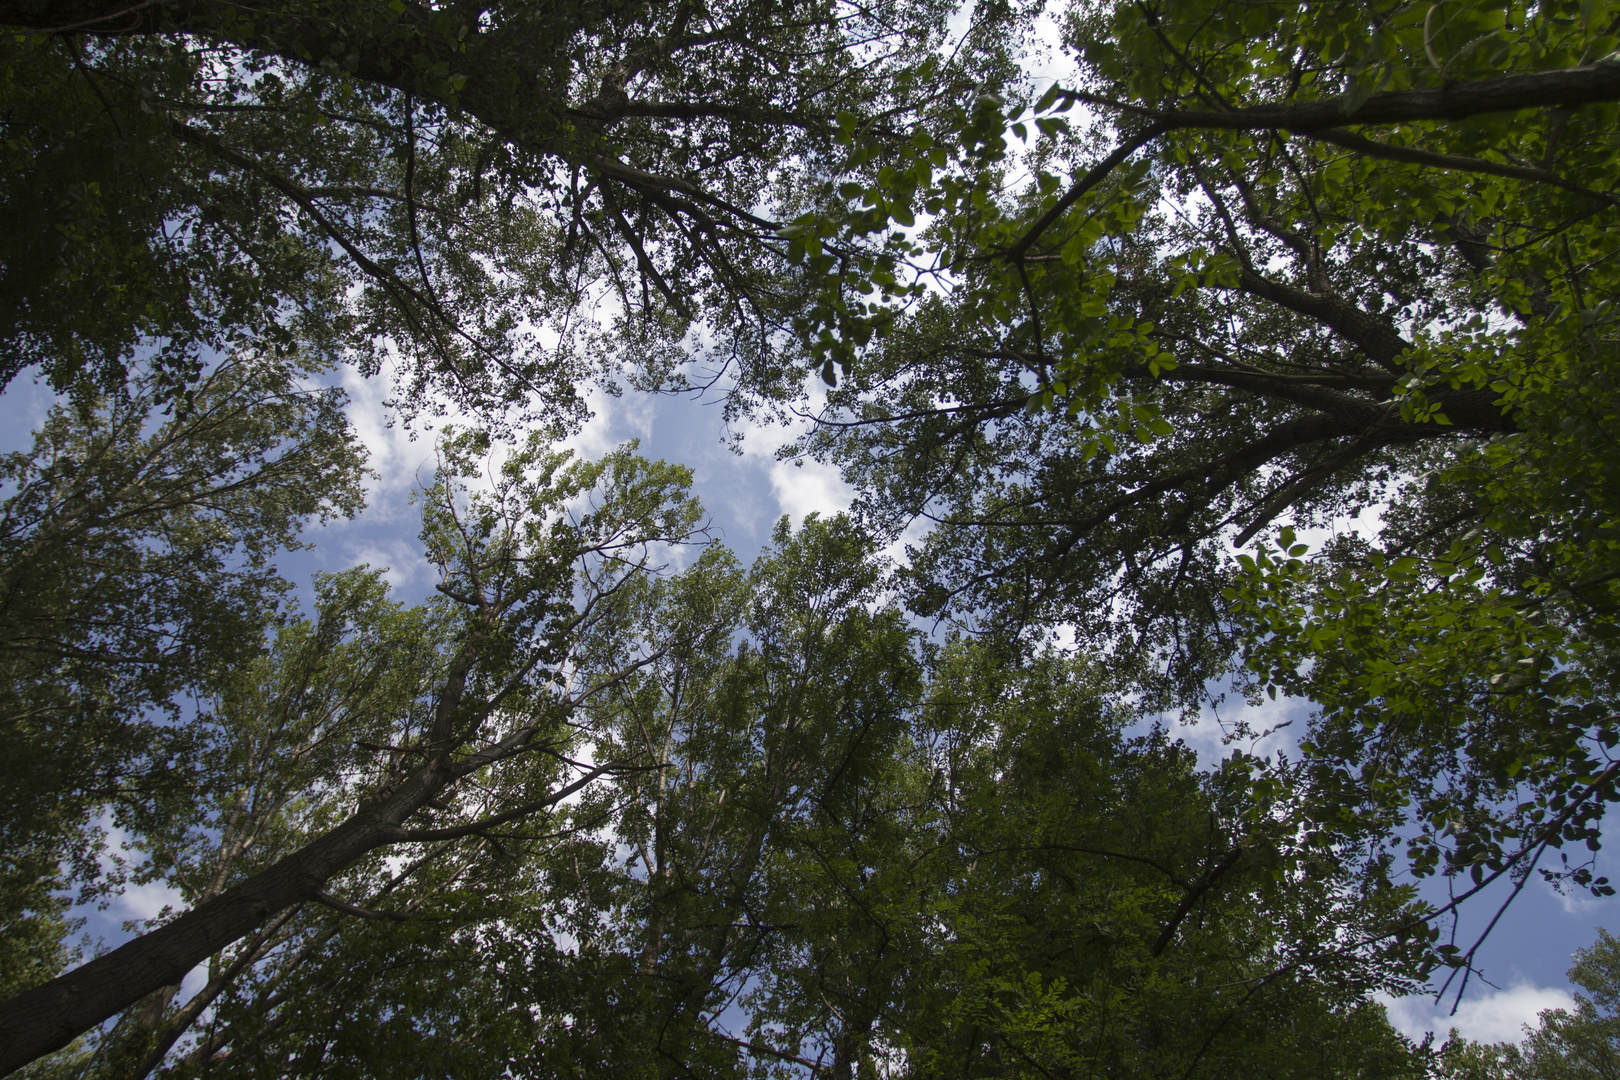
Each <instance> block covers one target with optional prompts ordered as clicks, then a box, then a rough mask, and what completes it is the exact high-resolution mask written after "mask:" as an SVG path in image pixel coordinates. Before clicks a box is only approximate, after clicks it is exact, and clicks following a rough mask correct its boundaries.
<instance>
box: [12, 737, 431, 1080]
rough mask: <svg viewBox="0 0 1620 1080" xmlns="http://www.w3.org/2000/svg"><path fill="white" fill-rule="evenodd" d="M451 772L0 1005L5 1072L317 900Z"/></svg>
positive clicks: (413, 781) (392, 837) (397, 833)
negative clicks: (271, 921) (329, 883)
mask: <svg viewBox="0 0 1620 1080" xmlns="http://www.w3.org/2000/svg"><path fill="white" fill-rule="evenodd" d="M452 779H454V774H453V773H452V771H451V769H450V766H449V765H448V763H442V762H441V763H435V764H433V765H429V766H426V767H424V768H422V769H420V770H418V771H417V772H416V773H415V774H414V775H412V776H411V777H410V778H409V779H407V780H406V781H405V782H404V783H403V784H401V785H400V787H399V788H398V789H397V790H395V791H394V792H392V793H390V794H389V795H388V796H387V797H386V798H384V799H382V800H381V801H379V802H377V803H375V804H373V805H371V806H367V807H364V808H363V809H361V810H360V811H358V812H357V813H355V814H354V815H353V816H352V817H350V818H349V819H348V820H347V821H345V822H344V823H343V824H342V825H339V826H338V827H337V828H335V829H333V830H332V831H331V832H329V833H327V834H326V835H324V836H322V837H320V838H319V839H317V840H315V841H313V842H311V843H309V844H306V845H305V846H304V847H302V848H300V849H299V850H298V851H295V852H293V853H292V854H291V855H288V856H287V857H286V858H284V859H282V860H281V861H280V862H278V863H276V864H275V865H274V866H271V867H270V868H269V869H267V870H265V871H263V872H262V873H259V874H256V875H255V876H253V877H252V878H249V879H248V880H247V881H244V882H243V883H242V884H240V885H238V886H236V887H235V888H233V889H230V890H227V891H226V892H223V893H221V894H220V895H219V896H217V897H215V898H214V899H212V900H209V901H206V902H204V903H202V904H199V905H198V906H197V907H195V908H193V909H192V910H190V911H188V912H186V913H185V914H184V915H182V916H180V917H179V918H178V919H175V920H174V921H173V922H171V923H169V924H167V925H165V926H161V927H159V928H158V929H156V930H153V931H151V932H150V933H147V934H143V935H142V936H140V937H138V938H136V939H135V940H134V941H131V942H129V943H127V944H125V945H122V946H120V947H119V948H117V949H114V950H113V951H112V952H110V953H108V954H107V955H106V956H103V957H100V958H99V959H96V960H92V961H90V962H89V963H87V964H82V965H80V966H79V967H77V968H74V969H73V970H72V971H70V972H68V973H67V974H65V975H61V976H58V977H57V978H55V979H52V980H51V981H50V982H48V983H45V984H44V985H43V986H37V987H35V988H34V989H32V990H28V991H25V992H23V993H21V994H18V995H17V996H16V997H14V998H12V999H11V1000H10V1001H7V1002H4V1003H0V1075H5V1074H7V1073H10V1072H12V1071H13V1070H15V1069H19V1068H21V1067H22V1066H24V1065H26V1064H28V1063H29V1062H30V1061H33V1060H34V1059H35V1058H38V1057H41V1056H43V1055H45V1054H48V1053H50V1052H51V1051H53V1050H59V1049H61V1048H62V1047H64V1046H66V1045H67V1044H68V1043H70V1042H72V1041H73V1040H74V1039H75V1038H77V1037H78V1036H79V1035H81V1034H83V1033H84V1032H86V1031H89V1030H90V1029H91V1028H93V1027H96V1026H97V1025H99V1024H101V1023H103V1022H105V1021H106V1020H107V1019H108V1018H110V1017H113V1016H116V1015H117V1014H118V1013H120V1012H122V1011H123V1010H124V1009H127V1008H129V1007H130V1006H131V1005H133V1004H135V1003H136V1002H138V1001H140V1000H141V999H142V998H144V997H146V996H147V995H148V994H151V993H153V992H155V991H158V990H161V989H162V988H164V987H166V986H173V985H176V984H178V983H180V982H181V981H182V980H183V979H184V978H185V976H186V973H187V972H188V971H190V970H191V969H192V968H194V967H196V966H197V965H198V964H200V963H202V962H203V961H205V960H207V959H208V958H209V957H210V956H212V955H214V954H215V953H217V952H219V951H220V950H221V949H224V948H225V947H226V946H228V945H230V944H231V943H232V942H234V941H236V940H238V939H239V938H241V937H243V936H244V935H246V934H249V933H251V932H252V931H253V930H254V929H255V928H256V927H258V926H259V925H260V924H261V923H263V922H264V921H265V920H266V919H269V918H271V917H272V916H274V915H275V914H276V913H278V912H280V911H283V910H285V909H286V908H288V907H290V906H292V905H293V904H296V903H300V902H303V901H308V900H312V899H313V898H314V896H315V894H316V893H318V892H320V891H321V889H322V887H323V886H325V884H326V882H327V880H328V879H330V878H331V877H332V875H334V874H336V873H338V872H340V871H341V870H343V869H344V868H345V867H347V866H350V865H352V864H353V863H355V862H356V861H357V860H359V859H360V858H361V857H363V856H364V855H366V854H367V853H368V852H371V851H373V850H375V849H376V848H379V847H382V846H384V845H386V844H390V843H393V842H396V841H397V840H399V839H400V838H401V837H402V836H403V835H404V830H403V829H402V828H401V827H400V826H401V823H402V822H403V821H405V819H406V818H408V817H410V816H411V815H412V814H414V813H415V812H416V811H417V810H419V809H421V808H422V806H424V805H425V804H426V803H427V801H428V800H429V799H431V798H433V797H434V796H436V795H437V794H438V793H439V792H440V791H442V790H444V788H445V787H447V786H448V785H449V783H450V782H451V780H452Z"/></svg>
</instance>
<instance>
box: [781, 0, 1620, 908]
mask: <svg viewBox="0 0 1620 1080" xmlns="http://www.w3.org/2000/svg"><path fill="white" fill-rule="evenodd" d="M1063 25H1064V35H1065V37H1064V43H1065V46H1066V47H1067V48H1068V49H1069V50H1071V51H1072V52H1073V54H1074V55H1075V56H1076V57H1077V60H1078V65H1077V70H1076V71H1075V75H1074V79H1073V81H1060V82H1058V83H1057V84H1055V85H1053V86H1051V87H1049V88H1047V89H1046V90H1045V92H1044V93H1043V94H1042V95H1041V96H1040V98H1039V100H1033V101H1031V99H1030V98H1025V99H1024V100H1023V101H1022V102H1014V103H1012V104H1011V105H1008V106H1006V107H1003V106H1002V103H1001V102H1000V100H999V99H997V98H994V97H991V96H987V97H985V98H982V99H981V100H980V102H979V104H978V106H977V107H976V111H974V112H972V113H968V112H960V113H959V114H958V115H957V124H956V137H955V138H954V139H953V140H952V141H950V142H948V143H944V144H941V143H939V142H937V141H934V142H924V141H921V140H919V142H918V143H917V145H916V147H915V149H914V150H913V151H912V152H911V153H910V157H909V163H908V162H906V161H901V162H899V163H891V164H890V165H888V166H887V167H886V168H885V169H884V170H881V171H879V172H878V173H877V175H876V176H875V177H874V178H872V179H871V180H870V181H869V182H867V183H866V184H865V185H864V186H860V185H855V186H848V185H846V187H845V188H844V189H839V188H837V187H835V186H830V185H829V186H828V187H826V188H824V189H823V192H822V195H823V199H824V202H823V204H822V207H821V208H820V210H819V213H814V214H807V215H806V216H805V217H804V218H802V219H801V221H800V224H799V228H800V229H801V230H802V231H803V235H804V236H806V237H808V236H810V235H812V234H813V235H815V236H816V237H817V238H818V243H819V244H820V246H821V248H822V249H823V251H824V253H823V254H822V255H821V260H822V262H823V263H827V260H828V258H829V257H828V255H827V254H825V252H827V251H837V252H838V253H839V259H840V260H841V261H840V262H839V263H838V267H839V269H840V272H839V273H837V274H831V273H829V272H828V271H830V269H831V265H832V264H831V263H828V264H827V266H820V265H818V264H817V263H816V262H815V255H814V253H813V252H812V251H811V247H812V246H814V245H811V244H809V243H808V242H806V243H804V244H803V245H802V251H803V257H804V259H805V261H806V265H807V266H808V267H809V268H810V269H811V270H812V272H818V271H819V272H823V276H822V278H821V279H818V280H824V286H823V297H824V299H823V300H822V301H821V302H820V304H819V306H818V307H816V308H815V309H814V310H813V311H812V312H811V313H810V315H809V316H808V317H807V322H806V324H805V326H804V327H803V329H804V333H803V335H802V338H803V342H804V350H805V354H806V357H807V359H808V362H809V363H810V364H811V366H812V367H821V368H823V370H824V373H825V374H827V375H831V374H832V373H833V372H832V366H833V365H838V364H841V365H843V368H844V376H845V377H844V378H843V380H842V382H841V384H840V385H838V386H837V387H835V388H834V389H832V390H831V391H830V392H829V394H828V399H827V401H828V405H827V408H826V410H825V412H824V413H823V414H822V418H821V423H820V424H819V426H818V427H817V428H816V430H814V431H813V432H812V433H811V434H810V435H809V436H808V437H807V438H806V439H805V440H803V441H802V442H801V443H799V444H797V445H796V446H794V447H791V448H789V449H788V451H787V452H788V453H790V454H791V453H806V454H814V455H818V456H820V457H822V458H823V459H824V460H828V461H832V462H835V463H837V464H839V465H840V466H841V467H842V468H843V469H844V471H845V474H846V476H847V477H848V478H849V479H851V480H852V481H853V482H854V483H855V485H856V487H857V490H858V491H859V492H860V495H859V497H858V502H857V506H858V509H859V510H860V512H861V513H862V515H863V517H864V519H865V520H867V521H868V522H869V523H871V524H872V525H873V526H874V527H877V528H880V529H882V530H885V531H887V532H890V533H891V534H893V533H898V532H899V531H901V530H903V529H905V528H907V527H910V526H911V525H912V524H913V523H915V522H918V521H919V520H921V521H924V522H927V523H929V524H931V525H932V528H931V529H930V530H929V531H928V533H927V534H926V536H925V538H924V539H923V540H922V541H921V542H920V543H918V544H917V545H916V547H915V549H914V550H913V551H912V552H911V566H912V575H911V588H910V597H909V602H910V604H911V606H912V607H913V609H914V610H916V611H917V612H919V613H922V614H926V615H936V614H937V615H944V616H947V617H954V618H957V619H959V620H962V621H965V622H968V623H970V624H972V625H975V626H976V627H978V628H981V629H986V630H993V631H996V632H1000V633H1006V634H1012V635H1014V636H1021V637H1023V638H1025V639H1026V640H1039V639H1041V638H1042V637H1043V636H1044V635H1046V634H1049V633H1050V632H1051V628H1052V627H1053V626H1055V625H1061V626H1064V627H1066V628H1072V629H1073V631H1074V633H1075V635H1076V639H1077V644H1078V645H1079V646H1080V647H1081V648H1085V649H1095V650H1103V651H1106V652H1108V653H1109V654H1110V655H1112V656H1114V657H1116V658H1118V660H1119V662H1120V663H1121V664H1122V665H1124V666H1126V667H1129V668H1131V669H1132V670H1133V671H1134V672H1135V673H1136V675H1137V676H1138V683H1137V685H1138V690H1139V692H1140V697H1139V698H1138V700H1139V702H1140V703H1141V705H1142V707H1143V708H1144V709H1145V710H1147V711H1150V712H1152V711H1157V710H1164V709H1175V708H1180V709H1182V710H1192V709H1196V708H1197V707H1198V705H1199V703H1200V702H1201V701H1204V700H1206V699H1207V697H1208V696H1209V695H1210V694H1211V687H1212V686H1214V687H1220V686H1223V685H1228V682H1227V680H1229V679H1230V678H1232V677H1234V671H1235V677H1236V678H1237V679H1238V680H1239V681H1240V682H1241V681H1243V680H1245V679H1247V680H1250V681H1249V683H1248V686H1249V689H1250V691H1251V693H1252V692H1253V691H1255V690H1257V689H1260V688H1266V689H1269V690H1270V691H1271V692H1272V693H1273V694H1275V693H1276V692H1278V691H1285V692H1288V693H1293V694H1300V695H1303V696H1307V697H1309V698H1310V699H1311V701H1313V702H1314V704H1315V705H1316V706H1317V708H1318V712H1317V718H1316V719H1315V720H1314V721H1313V726H1312V728H1311V730H1310V732H1309V735H1308V737H1307V738H1306V739H1305V740H1304V743H1303V744H1302V750H1303V752H1304V753H1305V755H1306V758H1307V759H1308V762H1309V767H1310V768H1312V769H1314V770H1315V779H1314V780H1313V782H1312V783H1313V792H1314V794H1313V796H1312V801H1311V807H1310V811H1309V816H1308V820H1310V821H1312V822H1316V823H1318V824H1319V825H1320V826H1321V827H1322V828H1324V829H1329V830H1332V829H1338V828H1340V827H1344V828H1346V829H1348V830H1349V832H1350V833H1354V834H1356V835H1359V836H1362V837H1364V838H1365V839H1366V840H1367V842H1368V843H1369V844H1371V845H1372V846H1373V847H1374V848H1376V847H1378V846H1380V844H1382V845H1384V846H1388V847H1391V848H1399V847H1402V846H1405V847H1406V848H1407V853H1408V854H1409V856H1410V861H1411V865H1412V866H1413V867H1414V868H1415V869H1417V870H1418V871H1419V872H1422V873H1427V872H1430V871H1433V870H1439V871H1441V872H1444V873H1447V874H1461V873H1470V874H1474V875H1476V882H1478V881H1482V880H1483V879H1484V877H1486V876H1493V875H1497V874H1499V873H1502V872H1507V873H1510V874H1512V875H1515V876H1516V877H1518V878H1519V879H1520V880H1522V879H1523V877H1524V875H1526V874H1528V873H1529V872H1530V868H1531V866H1532V865H1534V863H1535V862H1536V860H1537V859H1538V858H1539V857H1540V855H1541V853H1542V852H1544V851H1545V850H1546V848H1547V847H1548V846H1553V847H1557V846H1561V845H1563V844H1565V843H1567V842H1570V841H1574V842H1577V843H1578V842H1581V841H1586V842H1587V843H1588V845H1595V844H1596V840H1597V823H1598V820H1599V818H1600V817H1601V815H1602V813H1603V807H1604V806H1605V805H1606V804H1607V803H1608V802H1610V801H1611V800H1612V799H1613V798H1614V796H1615V794H1616V791H1617V789H1616V787H1615V785H1614V783H1613V780H1614V779H1615V776H1616V771H1615V770H1614V769H1613V768H1611V764H1612V759H1611V755H1610V750H1611V749H1612V747H1613V746H1614V745H1615V739H1616V733H1615V730H1614V715H1615V714H1614V710H1613V695H1614V686H1613V683H1612V676H1611V673H1612V671H1613V670H1614V665H1613V662H1612V657H1611V653H1610V649H1611V648H1612V646H1611V644H1610V643H1611V642H1612V640H1613V634H1614V629H1613V614H1612V613H1613V612H1614V610H1615V601H1616V599H1617V596H1616V594H1615V593H1613V591H1612V590H1613V589H1614V588H1615V582H1616V580H1617V578H1616V570H1615V566H1616V564H1615V563H1614V561H1613V554H1612V553H1613V548H1612V544H1613V539H1612V536H1611V530H1612V522H1613V520H1614V517H1613V514H1612V512H1611V510H1612V495H1611V494H1610V488H1611V472H1612V471H1613V468H1614V465H1613V462H1614V461H1615V454H1614V447H1615V442H1614V438H1615V435H1614V432H1613V431H1612V430H1611V429H1612V428H1613V422H1614V417H1615V416H1616V415H1620V407H1617V406H1620V402H1616V401H1615V399H1614V396H1613V392H1612V386H1613V380H1614V373H1615V363H1616V359H1617V355H1620V354H1616V352H1615V344H1614V336H1613V335H1614V331H1613V316H1612V314H1611V313H1610V308H1609V307H1606V306H1604V300H1605V298H1606V297H1607V296H1609V295H1610V294H1611V293H1612V292H1613V291H1614V288H1615V285H1616V283H1615V282H1614V281H1613V280H1612V275H1613V272H1614V271H1613V267H1614V262H1613V255H1614V251H1615V248H1614V243H1615V241H1614V230H1613V229H1612V228H1611V227H1610V224H1609V222H1610V220H1611V217H1612V215H1613V214H1614V213H1615V211H1616V207H1617V205H1620V204H1617V202H1616V196H1615V195H1614V193H1613V176H1614V169H1615V165H1616V161H1615V155H1616V154H1617V153H1620V146H1617V144H1616V140H1615V139H1614V138H1613V136H1612V118H1613V115H1614V110H1615V108H1616V105H1615V104H1614V102H1615V101H1616V100H1620V66H1616V65H1615V64H1614V63H1613V62H1612V57H1611V54H1612V53H1613V52H1614V50H1615V47H1616V45H1617V43H1620V38H1617V36H1616V35H1617V33H1620V11H1616V10H1611V6H1609V5H1605V4H1602V3H1584V4H1575V3H1572V2H1571V3H1553V4H1538V5H1533V6H1531V7H1528V8H1525V9H1523V10H1520V9H1518V8H1516V7H1515V6H1513V5H1507V6H1496V7H1487V6H1484V5H1477V4H1466V3H1442V4H1402V3H1351V4H1342V5H1336V6H1334V7H1333V8H1332V9H1331V10H1329V11H1324V10H1322V9H1321V8H1320V7H1319V6H1318V5H1308V6H1307V5H1298V4H1288V3H1275V4H1251V3H1231V2H1228V0H1208V2H1203V3H1194V4H1176V5H1161V4H1151V3H1149V4H1136V3H1131V4H1102V3H1099V4H1077V5H1075V6H1074V7H1073V8H1072V9H1071V10H1070V11H1069V12H1068V14H1067V15H1066V17H1065V22H1064V24H1063ZM1076 106H1078V108H1076ZM1015 141H1016V142H1022V144H1023V145H1024V147H1025V149H1024V151H1023V152H1022V154H1021V155H1020V156H1017V157H1014V156H1013V155H1012V147H1013V146H1014V145H1015ZM845 143H846V146H847V147H848V150H847V154H848V157H849V161H850V163H851V168H855V169H858V168H860V167H861V163H862V162H863V161H864V160H865V159H866V157H867V155H868V153H869V151H868V149H867V147H866V145H865V144H864V143H863V141H862V136H861V132H860V129H859V128H858V127H856V126H850V125H846V128H845ZM921 214H928V215H931V217H930V218H929V219H928V220H927V221H926V222H924V224H922V225H920V226H919V225H918V224H917V222H918V221H921V220H922V219H921V218H920V217H918V216H917V215H921ZM885 260H887V261H885ZM873 292H877V293H878V294H879V295H878V298H877V299H876V301H873V300H872V299H869V298H868V297H870V296H871V294H872V293H873ZM852 320H864V321H865V323H866V324H869V325H870V326H872V327H874V328H875V330H874V332H873V333H871V334H869V335H863V332H859V331H855V330H852V329H851V327H853V325H854V323H853V321H852ZM877 331H881V333H878V332H877ZM1375 505H1376V506H1378V507H1379V509H1380V515H1381V520H1382V524H1381V525H1374V526H1371V527H1365V528H1363V529H1362V530H1361V532H1362V535H1363V537H1364V539H1361V540H1348V541H1344V542H1339V543H1335V544H1333V545H1331V546H1329V547H1327V548H1325V549H1324V550H1323V551H1321V552H1320V553H1319V555H1318V557H1317V558H1315V559H1314V560H1313V561H1312V562H1311V563H1310V564H1309V565H1305V564H1302V563H1301V562H1300V561H1299V559H1300V556H1301V555H1302V554H1303V552H1299V551H1294V550H1293V549H1294V548H1295V547H1296V544H1295V541H1294V540H1293V539H1292V538H1291V537H1289V538H1286V539H1285V540H1284V541H1283V542H1282V551H1281V553H1280V554H1274V555H1266V554H1261V555H1256V556H1245V557H1244V559H1243V560H1241V561H1239V560H1236V559H1235V558H1234V548H1237V549H1241V548H1242V547H1243V546H1244V545H1246V544H1247V543H1248V542H1249V541H1250V540H1251V539H1253V538H1254V537H1256V536H1260V535H1262V534H1264V533H1265V532H1266V531H1267V530H1268V528H1269V527H1270V526H1271V523H1272V522H1274V521H1276V520H1277V519H1279V518H1283V519H1285V520H1286V519H1288V518H1291V519H1292V521H1293V523H1294V525H1295V526H1300V527H1304V526H1331V525H1332V523H1334V522H1336V521H1343V520H1344V519H1345V518H1346V517H1351V518H1353V517H1355V516H1356V515H1358V514H1360V513H1361V511H1363V510H1365V509H1367V508H1369V507H1372V506H1375ZM1270 543H1271V541H1269V540H1267V541H1266V542H1265V543H1264V544H1263V545H1262V546H1263V547H1265V548H1266V550H1267V551H1270V550H1271V549H1270V547H1269V544H1270ZM1408 826H1410V829H1408V828H1407V827H1408ZM1403 830H1406V831H1405V834H1404V835H1403V832H1402V831H1403ZM1379 836H1382V837H1383V839H1382V840H1381V841H1380V840H1378V839H1376V838H1377V837H1379ZM1370 857H1371V856H1370ZM1555 876H1557V877H1559V880H1561V881H1563V880H1569V881H1574V882H1577V883H1578V884H1580V885H1583V886H1587V887H1590V888H1592V889H1595V890H1596V891H1598V892H1600V893H1603V892H1605V891H1606V890H1607V889H1608V885H1607V883H1606V881H1604V880H1601V879H1599V878H1598V877H1596V876H1594V874H1593V872H1592V870H1591V868H1590V866H1588V865H1586V864H1584V863H1578V864H1577V865H1575V866H1574V867H1573V868H1570V869H1569V870H1568V872H1567V873H1565V872H1564V871H1559V872H1558V874H1557V875H1555Z"/></svg>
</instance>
